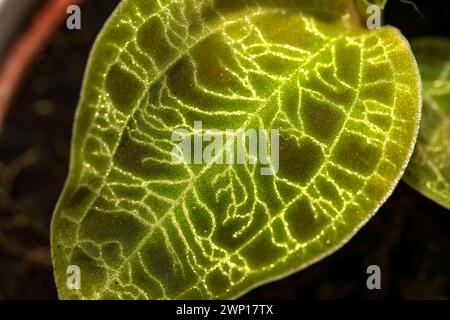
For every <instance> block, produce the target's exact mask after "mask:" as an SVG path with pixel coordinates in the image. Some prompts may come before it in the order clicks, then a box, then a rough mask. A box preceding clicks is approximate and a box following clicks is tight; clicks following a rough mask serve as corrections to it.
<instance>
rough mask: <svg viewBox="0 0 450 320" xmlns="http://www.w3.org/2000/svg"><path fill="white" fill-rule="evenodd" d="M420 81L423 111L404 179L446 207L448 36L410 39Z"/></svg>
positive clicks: (449, 181)
mask: <svg viewBox="0 0 450 320" xmlns="http://www.w3.org/2000/svg"><path fill="white" fill-rule="evenodd" d="M413 51H414V54H415V55H416V57H417V62H418V64H419V68H420V73H421V76H422V83H423V115H422V124H421V129H420V133H419V138H418V142H417V146H416V150H415V152H414V155H413V157H412V159H411V163H410V164H409V166H408V169H407V171H406V174H405V177H404V180H405V181H406V182H407V183H408V184H409V185H410V186H412V187H413V188H415V189H417V190H418V191H420V192H421V193H422V194H424V195H425V196H427V197H429V198H430V199H432V200H434V201H436V202H437V203H439V204H441V205H443V206H444V207H446V208H448V209H450V40H448V39H443V38H431V37H430V38H421V39H417V40H416V41H414V42H413Z"/></svg>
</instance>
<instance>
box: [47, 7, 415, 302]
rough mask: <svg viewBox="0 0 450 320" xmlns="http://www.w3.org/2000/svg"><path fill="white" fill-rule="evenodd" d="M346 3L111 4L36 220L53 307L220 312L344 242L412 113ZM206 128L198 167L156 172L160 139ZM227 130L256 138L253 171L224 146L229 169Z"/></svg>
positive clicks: (375, 38)
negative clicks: (59, 165) (63, 172)
mask: <svg viewBox="0 0 450 320" xmlns="http://www.w3.org/2000/svg"><path fill="white" fill-rule="evenodd" d="M364 2H365V1H357V2H354V1H351V0H296V1H289V0H270V1H269V0H177V1H175V0H157V1H156V0H155V1H149V0H124V1H122V3H121V4H120V5H119V6H118V8H117V9H116V11H115V12H114V14H113V15H112V17H111V18H110V20H109V21H108V23H107V24H106V25H105V27H104V29H103V31H102V32H101V34H100V35H99V37H98V39H97V41H96V44H95V46H94V48H93V50H92V53H91V56H90V59H89V63H88V67H87V71H86V76H85V80H84V86H83V89H82V93H81V99H80V103H79V106H78V111H77V115H76V119H75V129H74V136H73V145H72V158H71V164H70V173H69V177H68V179H67V182H66V184H65V187H64V190H63V193H62V195H61V198H60V200H59V202H58V204H57V207H56V210H55V213H54V216H53V222H52V258H53V263H54V269H55V276H56V284H57V287H58V292H59V296H60V298H62V299H229V298H236V297H238V296H240V295H242V294H243V293H245V292H247V291H248V290H250V289H252V288H254V287H256V286H258V285H261V284H262V283H266V282H268V281H273V280H275V279H278V278H281V277H285V276H287V275H289V274H290V273H292V272H295V271H298V270H300V269H304V268H306V267H307V266H309V265H311V264H312V263H314V262H316V261H319V260H320V259H322V258H324V257H325V256H327V255H329V254H331V253H333V252H334V251H335V250H337V249H338V248H340V247H341V246H342V245H344V244H345V243H346V242H347V241H349V239H350V238H351V237H352V236H353V235H354V234H355V233H356V232H357V231H358V230H359V229H360V228H361V227H362V226H363V225H364V224H365V223H366V222H367V221H368V219H369V218H370V217H371V216H372V215H373V214H374V213H375V212H376V210H377V209H378V208H379V207H380V206H381V205H382V204H383V203H384V201H385V200H386V199H387V198H388V197H389V195H390V194H391V192H392V190H393V189H394V188H395V186H396V185H397V183H398V181H399V179H400V178H401V176H402V174H403V172H404V170H405V167H406V164H407V162H408V160H409V158H410V156H411V154H412V150H413V147H414V144H415V141H416V137H417V132H418V124H419V119H420V109H421V99H420V77H419V74H418V69H417V65H416V62H415V59H414V57H413V55H412V53H411V50H410V47H409V44H408V42H407V41H406V40H405V38H404V37H403V36H402V35H401V33H400V32H399V31H398V30H397V29H395V28H393V27H389V26H388V27H383V28H381V29H379V30H368V29H367V28H366V23H365V17H364V18H362V14H361V12H362V11H361V10H359V9H358V8H360V6H361V4H362V3H364ZM380 3H384V1H380ZM363 12H365V11H364V10H363ZM199 123H200V124H201V126H199ZM213 129H215V133H216V134H217V133H219V134H217V135H216V136H215V137H209V138H210V139H209V142H208V143H206V148H204V150H203V149H202V150H203V152H204V153H203V155H204V154H208V152H207V149H208V148H209V149H208V150H210V151H211V150H214V152H212V151H211V153H210V154H211V155H213V161H209V162H205V161H202V153H201V152H200V153H198V150H197V149H196V148H195V143H194V148H192V149H195V150H194V152H193V153H194V154H195V155H200V158H196V157H195V156H194V164H192V162H189V161H185V160H186V159H187V157H185V156H186V154H190V155H191V151H192V150H191V149H190V148H186V149H183V150H182V151H183V153H180V154H182V155H183V158H182V159H181V160H183V161H180V162H177V161H174V157H173V156H174V152H173V151H174V150H178V151H180V150H181V149H177V148H178V147H179V145H178V144H179V141H178V140H176V141H175V140H174V139H173V138H174V134H175V133H176V132H184V138H185V139H187V138H189V139H190V138H192V139H191V142H192V141H197V142H198V141H199V140H198V139H200V143H201V142H202V141H203V140H204V141H206V139H205V134H206V131H207V130H213ZM229 130H235V131H236V132H237V131H239V130H240V131H241V132H242V131H244V132H250V133H251V132H259V133H261V132H263V135H260V140H259V141H262V140H264V139H263V138H261V137H265V138H268V136H269V135H266V133H268V132H271V134H270V139H268V140H270V141H268V142H267V144H266V145H264V144H263V145H264V147H267V148H266V151H268V150H269V149H270V150H271V157H270V160H269V161H268V162H267V163H266V164H265V165H264V162H263V159H264V157H261V158H259V159H256V160H257V161H254V160H255V159H254V157H253V156H254V155H253V154H251V153H250V152H249V151H248V150H250V148H251V146H249V147H248V148H247V139H245V140H242V139H241V140H240V142H239V139H237V141H238V142H236V150H237V149H238V148H240V147H243V149H244V151H245V154H244V158H243V159H244V160H245V161H243V162H242V163H239V161H236V160H235V158H233V155H235V152H237V151H235V145H234V143H235V142H234V140H230V141H231V142H230V141H228V139H225V138H226V137H227V136H228V134H227V133H228V132H229ZM251 130H254V131H251ZM264 130H266V131H264ZM273 132H275V134H272V133H273ZM175 135H176V136H177V135H178V133H177V134H175ZM219 135H220V139H219ZM249 136H251V135H250V134H249ZM177 137H178V138H180V136H177ZM244 138H245V137H244ZM202 139H203V140H202ZM223 140H226V143H222V145H221V144H220V143H219V142H220V141H223ZM266 140H267V139H266ZM183 141H184V140H183ZM186 141H188V140H186ZM250 141H251V140H250V138H249V139H248V142H249V143H248V144H249V145H251V143H250ZM209 143H211V145H213V144H214V145H213V146H212V147H211V145H209ZM216 143H217V144H216ZM217 146H219V147H217ZM230 146H232V147H230ZM274 146H277V147H278V148H274ZM210 147H211V148H210ZM216 147H217V148H216ZM247 149H248V150H247ZM202 150H201V151H202ZM229 150H232V152H231V156H230V154H229V153H228V152H227V151H229ZM259 150H260V152H261V150H264V148H263V147H261V145H260V146H259ZM275 153H277V154H278V157H275V156H274V154H275ZM237 157H238V156H237ZM175 158H176V157H175ZM222 158H226V161H225V160H223V159H222ZM176 159H178V160H180V159H179V158H176ZM196 160H200V161H196ZM220 160H223V161H222V162H221V161H220ZM266 160H267V159H266ZM275 160H276V161H275ZM263 169H269V170H268V171H267V170H266V171H264V170H263ZM71 270H78V271H79V272H78V273H75V274H72V273H71ZM74 275H78V277H79V283H78V284H79V285H72V284H73V283H72V282H71V281H72V280H73V279H74V278H73V276H74ZM75 282H76V281H75Z"/></svg>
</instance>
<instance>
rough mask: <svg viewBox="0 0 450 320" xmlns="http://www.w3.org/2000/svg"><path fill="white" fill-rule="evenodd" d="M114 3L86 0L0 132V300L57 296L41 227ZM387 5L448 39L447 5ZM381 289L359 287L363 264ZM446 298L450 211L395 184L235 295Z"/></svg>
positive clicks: (394, 1)
mask: <svg viewBox="0 0 450 320" xmlns="http://www.w3.org/2000/svg"><path fill="white" fill-rule="evenodd" d="M118 2H119V1H118V0H102V1H98V0H96V1H94V0H86V1H85V3H84V4H83V5H82V30H81V31H68V30H67V29H66V28H65V27H61V28H60V30H59V31H58V32H57V33H56V35H55V36H54V37H53V40H52V41H51V43H50V44H49V45H48V47H47V49H46V50H45V51H44V52H43V53H41V54H40V55H39V56H38V57H37V59H36V61H35V63H34V64H33V66H32V68H31V70H30V72H29V73H28V75H27V77H26V79H25V81H24V82H23V85H22V86H21V88H20V89H19V92H18V94H17V97H16V98H15V100H14V102H13V105H12V107H11V111H10V114H9V116H8V118H7V122H6V126H5V128H4V131H3V132H2V134H1V136H0V299H56V298H57V294H56V289H55V285H54V281H53V274H52V267H51V260H50V253H49V224H50V219H51V214H52V211H53V209H54V206H55V203H56V201H57V199H58V196H59V194H60V192H61V189H62V185H63V183H64V180H65V177H66V174H67V168H68V161H69V150H70V136H71V127H72V121H73V114H74V111H75V106H76V104H77V100H78V95H79V91H80V86H81V80H82V76H83V72H84V69H85V65H86V61H87V56H88V53H89V51H90V48H91V46H92V43H93V41H94V39H95V36H96V35H97V33H98V31H99V30H100V28H101V27H102V25H103V23H104V21H105V20H106V19H107V17H108V16H109V14H110V13H111V12H112V10H113V9H114V7H115V6H116V4H117V3H118ZM415 3H416V4H417V6H418V8H419V9H420V11H421V13H422V14H423V16H424V17H422V16H421V15H420V14H419V13H417V12H416V11H415V10H414V8H413V7H412V6H411V5H408V4H405V3H402V2H401V1H400V0H389V2H388V5H387V8H386V13H385V17H386V24H391V25H394V26H396V27H398V28H399V29H400V30H401V31H402V32H403V34H405V36H406V37H407V38H408V39H410V40H411V39H414V38H415V37H418V36H421V35H441V36H447V37H450V34H449V27H448V23H449V22H450V18H449V14H450V10H449V9H450V1H446V0H422V1H420V0H416V1H415ZM372 264H376V265H379V266H380V267H381V271H382V290H375V291H369V290H368V289H367V288H366V278H367V275H366V268H367V266H369V265H372ZM318 298H319V299H343V298H356V299H450V212H449V211H448V210H445V209H444V208H442V207H440V206H438V205H437V204H435V203H433V202H432V201H430V200H428V199H426V198H425V197H423V196H421V195H420V194H418V193H417V192H415V191H414V190H412V189H410V188H409V187H408V186H407V185H406V184H404V183H403V182H402V183H400V185H399V187H398V188H397V189H396V190H395V192H394V194H393V195H392V197H391V198H390V199H389V200H388V201H387V202H386V204H385V205H384V206H383V207H382V209H381V210H380V211H379V212H378V213H377V214H376V215H375V217H374V218H373V219H372V220H371V221H369V222H368V223H367V225H366V226H365V227H364V228H363V229H362V230H361V231H360V232H359V233H358V234H357V235H356V236H355V237H354V238H353V239H352V240H351V241H350V242H349V243H348V244H346V245H345V246H344V247H343V248H342V249H341V250H339V251H338V252H337V253H335V254H333V255H331V256H330V257H328V258H326V259H324V260H322V261H320V262H319V263H317V264H315V265H313V266H311V267H309V268H307V269H306V270H304V271H301V272H298V273H296V274H294V275H292V276H290V277H288V278H285V279H283V280H280V281H277V282H275V283H271V284H268V285H265V286H262V287H260V288H257V289H255V290H253V291H252V292H250V293H248V294H247V295H245V296H244V297H243V299H318Z"/></svg>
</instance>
